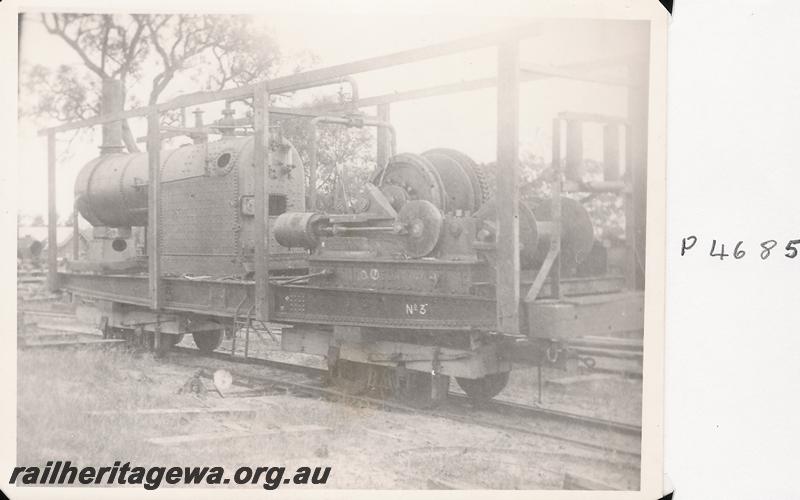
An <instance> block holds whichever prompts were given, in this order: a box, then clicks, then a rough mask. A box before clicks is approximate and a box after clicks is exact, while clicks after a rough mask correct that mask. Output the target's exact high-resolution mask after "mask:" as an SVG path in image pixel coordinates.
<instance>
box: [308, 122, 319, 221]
mask: <svg viewBox="0 0 800 500" xmlns="http://www.w3.org/2000/svg"><path fill="white" fill-rule="evenodd" d="M308 136H309V138H310V140H311V144H310V146H309V149H308V207H306V209H307V210H308V211H309V212H316V211H317V148H318V147H319V145H318V144H317V120H315V119H313V118H312V119H311V120H310V121H309V122H308Z"/></svg>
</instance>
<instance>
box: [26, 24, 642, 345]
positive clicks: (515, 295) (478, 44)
mask: <svg viewBox="0 0 800 500" xmlns="http://www.w3.org/2000/svg"><path fill="white" fill-rule="evenodd" d="M538 33H539V29H538V24H537V23H528V24H523V25H519V26H517V27H514V28H511V29H507V30H505V31H503V32H498V33H490V34H485V35H479V36H473V37H467V38H462V39H458V40H455V41H451V42H445V43H439V44H435V45H430V46H427V47H422V48H417V49H411V50H406V51H401V52H396V53H393V54H389V55H385V56H379V57H373V58H368V59H363V60H360V61H355V62H351V63H345V64H340V65H335V66H330V67H325V68H320V69H316V70H310V71H307V72H303V73H297V74H293V75H288V76H284V77H278V78H275V79H272V80H266V81H262V82H259V83H256V84H253V85H248V86H243V87H239V88H235V89H228V90H222V91H217V92H196V93H192V94H187V95H182V96H178V97H176V98H173V99H171V100H169V101H166V102H164V103H159V104H155V105H151V106H146V107H141V108H135V109H130V110H127V111H120V112H116V113H108V114H104V115H101V116H97V117H94V118H90V119H86V120H79V121H75V122H70V123H65V124H61V125H58V126H54V127H49V128H45V129H42V130H40V131H39V135H40V136H46V137H47V140H48V182H49V186H48V208H49V210H48V215H49V217H48V232H49V234H50V235H51V237H52V238H53V241H55V238H54V236H53V235H54V234H55V228H56V221H55V190H54V187H55V182H56V176H55V137H56V134H57V133H58V132H64V131H68V130H74V129H77V128H83V127H90V126H94V125H98V124H105V123H109V122H116V121H121V120H124V119H127V118H133V117H142V116H146V117H147V119H148V135H147V144H148V148H147V149H148V160H149V175H150V182H149V187H148V189H149V195H150V196H149V198H148V210H149V213H148V223H149V227H148V247H149V248H148V269H149V271H150V276H149V285H150V286H149V290H150V299H151V300H150V305H151V308H152V309H154V310H156V311H157V310H159V309H160V308H161V307H162V296H161V292H162V290H161V286H160V281H161V275H160V248H159V245H158V242H159V240H160V234H159V233H160V229H161V228H160V225H159V214H160V207H161V200H160V189H159V186H158V180H159V177H160V172H159V170H160V169H159V165H160V158H159V156H160V155H159V150H160V145H161V144H160V143H161V138H162V136H161V132H160V129H159V116H160V113H161V112H164V111H169V110H173V109H179V108H186V107H190V106H197V105H201V104H207V103H211V102H216V101H230V100H236V99H252V100H253V101H252V102H253V104H254V110H255V112H254V115H253V129H254V136H255V145H254V164H255V165H264V164H268V162H269V151H270V148H269V118H270V116H269V115H270V112H271V110H272V108H271V107H270V106H269V97H270V95H273V94H278V93H285V92H293V91H296V90H300V89H305V88H311V87H315V86H323V85H329V84H330V82H331V81H332V80H336V79H342V80H347V81H351V82H352V79H351V78H350V77H351V75H352V74H356V73H363V72H368V71H373V70H378V69H382V68H387V67H391V66H397V65H401V64H407V63H413V62H417V61H422V60H426V59H432V58H436V57H442V56H446V55H451V54H455V53H460V52H466V51H471V50H476V49H481V48H486V47H490V46H495V47H497V48H498V67H497V78H489V79H483V80H476V81H471V82H460V83H455V84H450V85H445V86H440V87H434V88H430V89H420V90H417V91H410V92H406V93H400V94H390V95H388V96H383V97H381V96H378V97H376V98H366V99H364V98H358V97H357V96H354V99H353V100H352V101H351V102H349V103H347V104H348V109H349V111H350V112H352V111H353V110H355V109H357V108H359V107H364V106H367V105H377V106H379V116H380V117H381V118H382V119H383V120H385V119H388V116H389V106H388V105H389V103H390V102H396V101H399V100H408V99H416V98H420V97H426V96H433V95H443V94H449V93H456V92H460V91H464V90H472V89H477V88H487V87H491V86H495V85H496V86H497V89H498V107H497V125H498V127H497V165H498V168H499V169H500V172H502V175H498V186H497V189H498V196H497V199H499V200H502V201H503V202H502V203H500V204H499V206H498V218H499V231H498V233H499V234H498V257H499V258H498V268H497V287H496V298H497V326H498V331H501V332H505V333H515V334H516V333H518V332H519V302H520V301H519V298H520V290H519V281H520V276H519V251H518V249H519V234H518V233H519V227H518V221H517V219H518V217H517V211H518V205H517V200H518V198H519V190H518V186H517V184H518V180H517V179H518V177H519V167H518V158H519V151H518V149H519V137H518V135H519V84H520V82H521V81H531V80H536V79H540V78H546V77H551V76H554V77H561V78H573V77H574V76H575V74H574V72H571V71H561V70H560V71H554V72H552V74H548V72H547V71H546V70H545V69H543V68H535V69H534V70H533V71H528V72H523V73H522V75H521V74H520V73H521V72H520V61H519V54H518V52H519V40H521V39H525V38H530V37H533V36H536V35H538ZM578 76H580V75H578ZM348 79H349V80H348ZM580 79H584V80H585V79H587V78H580ZM605 83H608V84H613V85H633V84H634V83H632V82H620V81H613V82H610V81H609V82H605ZM281 111H284V113H285V114H305V113H308V114H317V115H322V114H329V113H330V110H328V111H325V110H322V109H320V110H319V111H315V110H309V109H299V110H297V111H298V112H297V113H291V112H290V110H285V109H274V112H276V114H284V113H281ZM387 139H388V138H387V137H385V136H384V137H382V138H380V140H379V158H381V159H382V160H385V158H384V157H385V156H386V151H387V150H389V149H390V147H389V146H388V145H387V144H386V142H387ZM255 173H256V176H255V180H256V183H255V184H256V190H255V228H256V233H255V261H256V262H255V277H254V281H255V305H256V316H257V319H259V320H261V321H268V320H269V310H270V304H269V300H270V293H269V282H268V260H269V248H268V245H267V243H266V237H267V234H268V223H269V218H268V216H267V203H266V193H267V189H266V185H265V181H266V177H267V176H266V175H265V173H264V169H263V168H257V169H256V172H255ZM56 251H57V245H52V244H51V245H48V265H49V270H48V282H49V286H50V288H51V289H52V290H56V289H57V288H58V283H57V279H58V274H57V253H56Z"/></svg>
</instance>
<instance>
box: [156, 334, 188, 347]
mask: <svg viewBox="0 0 800 500" xmlns="http://www.w3.org/2000/svg"><path fill="white" fill-rule="evenodd" d="M161 338H162V340H164V342H165V343H166V344H167V345H168V346H169V347H175V346H176V345H178V344H180V342H181V340H183V334H182V333H179V334H178V335H163V336H162V337H161Z"/></svg>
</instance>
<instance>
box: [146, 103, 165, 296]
mask: <svg viewBox="0 0 800 500" xmlns="http://www.w3.org/2000/svg"><path fill="white" fill-rule="evenodd" d="M159 127H160V123H159V114H158V110H157V109H155V108H153V109H152V110H151V111H150V114H148V115H147V162H148V170H147V171H148V183H147V269H148V274H149V290H150V307H151V308H153V309H155V310H158V309H161V305H162V297H161V295H162V293H161V132H160V130H159Z"/></svg>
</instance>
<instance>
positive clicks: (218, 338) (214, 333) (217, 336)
mask: <svg viewBox="0 0 800 500" xmlns="http://www.w3.org/2000/svg"><path fill="white" fill-rule="evenodd" d="M223 333H224V330H223V329H222V328H220V329H219V330H211V331H206V332H194V333H192V339H194V345H196V346H197V348H198V349H200V352H203V353H205V354H209V353H211V352H213V351H215V350H216V349H217V348H219V346H220V345H222V334H223Z"/></svg>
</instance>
